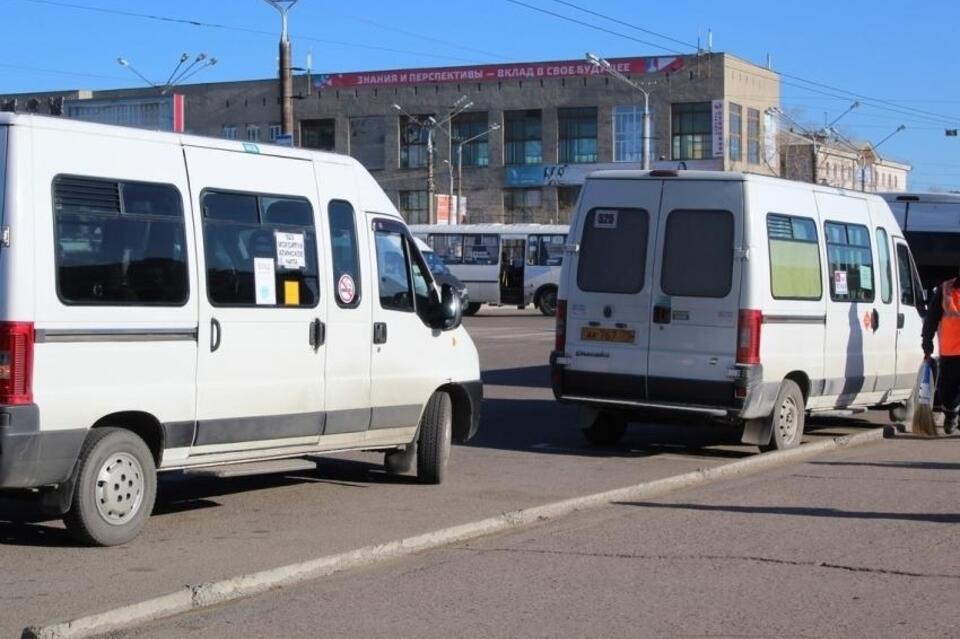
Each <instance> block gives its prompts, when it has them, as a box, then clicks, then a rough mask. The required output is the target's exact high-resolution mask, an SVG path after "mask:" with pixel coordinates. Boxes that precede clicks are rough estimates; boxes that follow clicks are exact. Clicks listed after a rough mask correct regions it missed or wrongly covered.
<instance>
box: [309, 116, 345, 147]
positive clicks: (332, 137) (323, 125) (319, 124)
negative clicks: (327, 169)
mask: <svg viewBox="0 0 960 639" xmlns="http://www.w3.org/2000/svg"><path fill="white" fill-rule="evenodd" d="M336 125H337V121H336V120H334V119H332V118H331V119H329V120H303V121H301V122H300V146H302V147H304V148H306V149H319V150H321V151H333V150H334V149H335V148H336Z"/></svg>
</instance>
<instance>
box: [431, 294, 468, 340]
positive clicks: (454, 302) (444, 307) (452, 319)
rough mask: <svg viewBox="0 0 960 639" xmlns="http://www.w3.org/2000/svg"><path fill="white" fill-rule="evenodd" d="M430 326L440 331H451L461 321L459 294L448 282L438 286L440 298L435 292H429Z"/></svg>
mask: <svg viewBox="0 0 960 639" xmlns="http://www.w3.org/2000/svg"><path fill="white" fill-rule="evenodd" d="M430 302H431V306H432V308H431V309H430V310H431V313H430V318H431V322H430V326H431V328H435V329H437V330H441V331H452V330H453V329H455V328H458V327H459V326H460V324H461V323H462V322H463V308H462V306H461V303H460V294H459V293H457V291H455V290H454V289H453V287H452V286H450V285H449V284H444V285H442V286H441V287H440V299H439V300H438V299H436V293H431V295H430Z"/></svg>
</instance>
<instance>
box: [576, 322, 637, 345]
mask: <svg viewBox="0 0 960 639" xmlns="http://www.w3.org/2000/svg"><path fill="white" fill-rule="evenodd" d="M636 337H637V332H636V331H634V330H630V329H624V328H594V327H592V326H584V327H583V328H581V329H580V339H582V340H583V341H585V342H616V343H618V344H633V343H634V341H636Z"/></svg>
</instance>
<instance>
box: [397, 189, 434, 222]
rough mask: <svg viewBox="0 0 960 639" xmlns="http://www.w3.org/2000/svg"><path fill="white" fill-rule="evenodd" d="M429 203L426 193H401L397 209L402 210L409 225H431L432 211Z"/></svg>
mask: <svg viewBox="0 0 960 639" xmlns="http://www.w3.org/2000/svg"><path fill="white" fill-rule="evenodd" d="M427 202H428V194H427V192H426V191H400V202H399V206H398V207H397V208H398V209H400V213H402V214H403V219H405V220H406V221H407V224H429V223H430V210H429V207H428V206H427Z"/></svg>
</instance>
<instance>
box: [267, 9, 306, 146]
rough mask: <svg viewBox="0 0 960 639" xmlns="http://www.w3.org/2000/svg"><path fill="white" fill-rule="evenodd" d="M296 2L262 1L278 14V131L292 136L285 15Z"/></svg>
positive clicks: (291, 93)
mask: <svg viewBox="0 0 960 639" xmlns="http://www.w3.org/2000/svg"><path fill="white" fill-rule="evenodd" d="M297 1H298V0H264V2H266V3H267V4H269V5H270V6H271V7H273V8H274V9H276V10H277V11H278V12H279V13H280V69H279V76H280V104H281V108H280V116H281V117H280V129H281V131H283V133H284V134H285V135H292V134H293V70H292V69H291V63H290V60H291V51H290V49H291V46H290V36H289V34H288V32H287V14H288V13H290V9H292V8H293V5H295V4H297Z"/></svg>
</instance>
